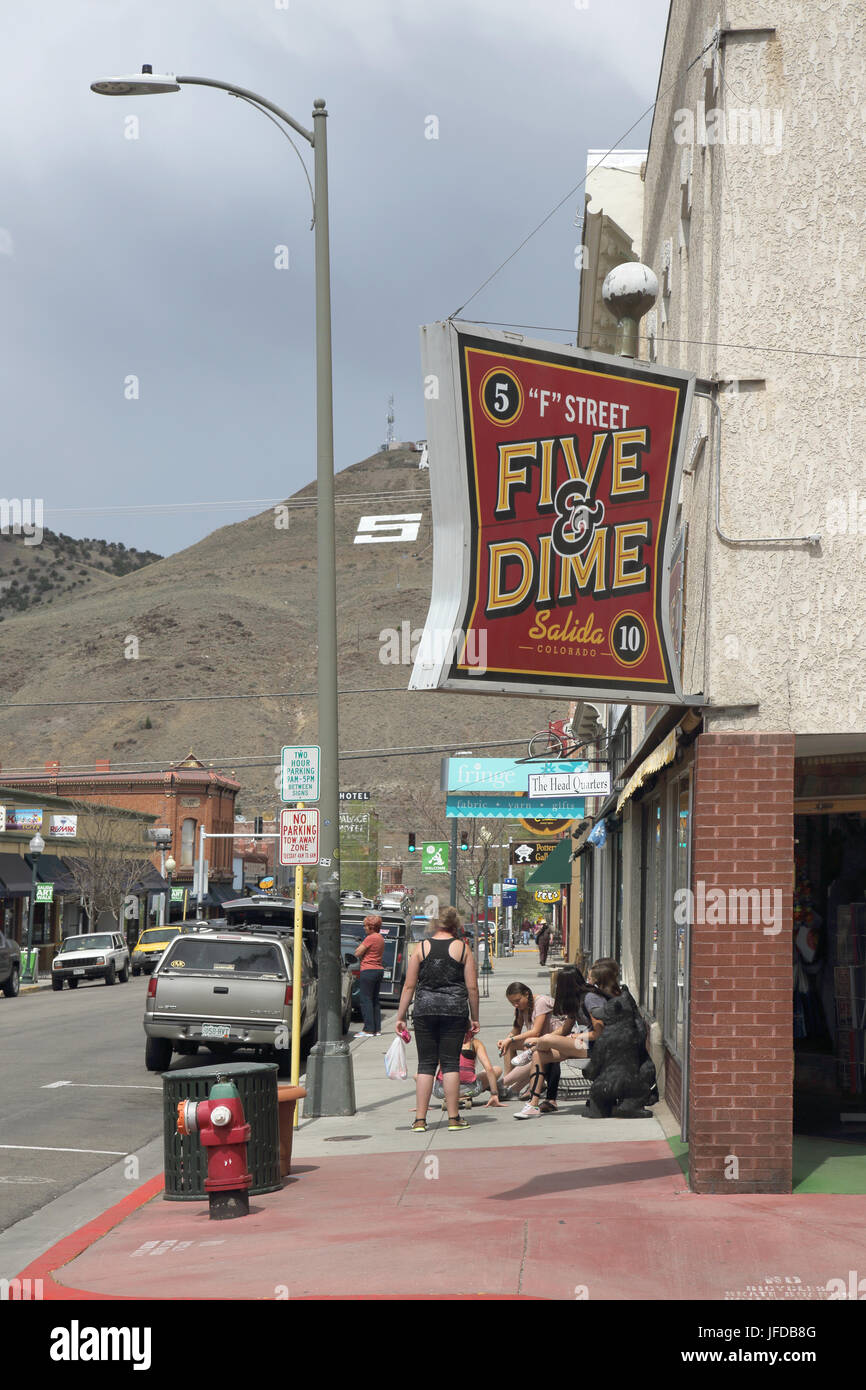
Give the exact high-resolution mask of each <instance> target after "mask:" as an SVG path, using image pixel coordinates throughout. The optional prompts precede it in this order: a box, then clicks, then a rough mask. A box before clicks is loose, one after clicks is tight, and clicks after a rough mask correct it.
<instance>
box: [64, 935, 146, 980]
mask: <svg viewBox="0 0 866 1390" xmlns="http://www.w3.org/2000/svg"><path fill="white" fill-rule="evenodd" d="M128 979H129V950H128V948H127V946H126V942H125V941H124V939H123V937H122V936H121V935H120V932H107V931H100V932H88V933H87V934H86V935H85V936H67V937H66V939H65V941H63V942H62V944H61V947H60V950H59V951H58V953H57V955H56V956H55V957H54V963H53V965H52V967H51V988H52V989H62V988H63V981H64V980H68V981H69V988H70V989H77V988H78V982H79V980H104V981H105V983H106V984H107V985H113V984H114V983H115V981H116V980H119V981H120V983H121V984H122V985H125V984H126V982H127V980H128Z"/></svg>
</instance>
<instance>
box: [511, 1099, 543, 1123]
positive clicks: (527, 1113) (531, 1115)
mask: <svg viewBox="0 0 866 1390" xmlns="http://www.w3.org/2000/svg"><path fill="white" fill-rule="evenodd" d="M540 1114H541V1111H540V1110H539V1108H538V1106H537V1105H532V1104H531V1102H530V1101H527V1102H526V1104H525V1105H524V1107H523V1109H522V1110H517V1111H515V1114H514V1118H515V1120H537V1119H538V1116H539V1115H540Z"/></svg>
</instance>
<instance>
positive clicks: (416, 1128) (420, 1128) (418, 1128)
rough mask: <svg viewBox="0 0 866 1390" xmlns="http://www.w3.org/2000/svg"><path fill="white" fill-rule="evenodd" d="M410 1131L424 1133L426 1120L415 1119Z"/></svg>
mask: <svg viewBox="0 0 866 1390" xmlns="http://www.w3.org/2000/svg"><path fill="white" fill-rule="evenodd" d="M411 1132H412V1133H413V1134H425V1133H426V1132H427V1121H426V1120H417V1119H416V1121H415V1123H414V1124H413V1126H412V1130H411Z"/></svg>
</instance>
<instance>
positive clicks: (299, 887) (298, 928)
mask: <svg viewBox="0 0 866 1390" xmlns="http://www.w3.org/2000/svg"><path fill="white" fill-rule="evenodd" d="M296 809H297V810H298V811H303V809H304V803H303V801H299V802H298V803H297V807H296ZM303 940H304V870H303V868H302V867H301V865H300V864H298V865H297V866H296V868H295V951H294V960H293V962H292V1085H293V1086H297V1085H299V1084H300V1080H301V982H302V973H303V954H302V949H301V948H302V945H303ZM300 1118H301V1105H300V1102H299V1101H295V1129H297V1128H298V1125H299V1123H300Z"/></svg>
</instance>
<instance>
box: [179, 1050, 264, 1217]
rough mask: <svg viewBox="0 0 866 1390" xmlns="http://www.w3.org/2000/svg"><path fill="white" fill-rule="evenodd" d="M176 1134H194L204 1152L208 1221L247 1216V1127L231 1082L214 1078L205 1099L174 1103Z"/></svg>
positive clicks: (238, 1097)
mask: <svg viewBox="0 0 866 1390" xmlns="http://www.w3.org/2000/svg"><path fill="white" fill-rule="evenodd" d="M177 1132H178V1134H189V1135H192V1134H198V1135H199V1137H200V1139H201V1142H202V1144H204V1146H205V1148H206V1149H207V1150H208V1158H207V1178H206V1179H205V1185H204V1187H205V1192H207V1194H208V1207H209V1215H210V1218H211V1220H212V1221H228V1220H230V1219H231V1218H232V1217H235V1216H248V1215H249V1211H250V1194H249V1188H250V1187H251V1186H252V1181H253V1178H252V1174H251V1173H250V1171H249V1168H248V1167H247V1140H248V1139H249V1137H250V1127H249V1125H248V1124H246V1123H245V1121H244V1107H243V1105H242V1103H241V1097H240V1092H239V1091H238V1088H237V1086H235V1084H234V1082H232V1081H224V1080H223V1079H222V1078H221V1077H217V1080H216V1082H215V1083H214V1085H213V1086H212V1087H211V1091H210V1095H209V1097H208V1099H207V1100H181V1101H178V1105H177Z"/></svg>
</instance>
